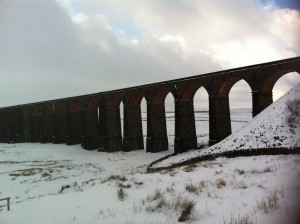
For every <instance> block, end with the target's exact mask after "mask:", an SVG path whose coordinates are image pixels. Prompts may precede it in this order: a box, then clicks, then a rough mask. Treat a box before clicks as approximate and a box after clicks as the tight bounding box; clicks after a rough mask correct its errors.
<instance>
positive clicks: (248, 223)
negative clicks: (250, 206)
mask: <svg viewBox="0 0 300 224" xmlns="http://www.w3.org/2000/svg"><path fill="white" fill-rule="evenodd" d="M223 224H254V222H253V220H252V218H251V216H250V215H248V214H246V215H245V216H243V217H240V216H239V217H238V218H234V216H233V215H231V217H230V220H229V221H228V222H225V221H224V222H223Z"/></svg>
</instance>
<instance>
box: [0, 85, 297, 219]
mask: <svg viewBox="0 0 300 224" xmlns="http://www.w3.org/2000/svg"><path fill="white" fill-rule="evenodd" d="M299 96H300V84H299V85H297V86H296V87H294V88H293V89H292V90H290V91H289V92H288V93H287V94H286V95H285V96H283V97H282V98H280V99H279V100H277V101H276V102H275V103H274V104H272V105H270V107H268V108H267V109H266V110H265V111H263V112H262V113H261V114H259V115H258V116H257V117H256V118H254V119H252V120H250V121H249V124H246V125H245V126H244V127H241V128H240V129H239V131H236V132H235V133H234V134H232V135H231V136H229V137H228V138H226V139H224V140H223V141H222V142H220V143H218V144H216V145H214V146H212V147H210V148H207V149H202V150H194V151H193V150H192V151H190V152H188V153H183V154H179V155H177V156H174V157H170V159H167V160H164V161H162V162H161V163H157V164H156V166H157V167H166V166H169V165H172V164H176V163H178V162H181V161H184V160H189V159H191V158H195V157H197V156H201V155H205V154H214V153H215V154H218V153H220V152H224V151H228V150H245V149H249V148H251V147H252V148H256V147H287V148H292V147H299V146H300V137H299V133H300V119H299V117H296V119H293V120H292V122H287V118H288V117H289V111H287V102H289V101H291V100H295V99H299ZM242 117H243V116H242ZM202 120H203V119H202ZM241 120H242V121H244V118H242V119H241ZM236 123H238V122H236ZM239 123H245V122H239ZM171 153H172V151H171V150H169V151H165V152H161V153H153V154H151V153H145V151H144V150H137V151H133V152H128V153H123V152H116V153H104V152H97V151H96V150H95V151H85V150H83V149H81V148H80V146H79V145H78V146H66V145H52V144H30V143H27V144H0V198H5V197H11V210H10V211H7V210H6V205H5V202H4V201H1V202H0V224H19V223H22V224H27V223H28V224H40V223H43V224H52V223H55V224H60V223H61V224H65V223H78V224H80V223H91V224H93V223H120V224H123V223H124V224H129V223H133V224H134V223H145V224H148V223H177V222H178V221H185V222H186V223H205V224H206V223H212V224H220V223H222V224H255V223H257V224H268V223H270V224H282V223H285V224H298V223H299V221H300V214H299V210H300V198H299V195H300V155H299V154H298V155H292V154H291V155H276V156H275V155H274V156H252V157H239V158H231V159H228V158H222V157H220V158H216V159H214V160H212V161H204V162H199V163H195V164H189V165H187V166H182V167H180V168H173V169H171V168H169V169H165V170H163V171H160V172H156V173H147V172H146V169H147V166H148V165H149V164H150V163H151V162H153V161H155V160H157V159H159V158H161V157H163V156H165V155H168V154H171Z"/></svg>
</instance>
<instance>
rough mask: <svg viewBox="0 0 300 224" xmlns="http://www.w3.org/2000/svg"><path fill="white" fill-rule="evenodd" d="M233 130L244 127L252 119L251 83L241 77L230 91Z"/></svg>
mask: <svg viewBox="0 0 300 224" xmlns="http://www.w3.org/2000/svg"><path fill="white" fill-rule="evenodd" d="M229 108H230V120H231V132H232V133H234V132H236V131H237V130H239V129H240V128H242V127H244V126H245V125H247V124H248V123H249V121H250V120H251V119H252V95H251V88H250V86H249V84H248V83H247V82H246V81H245V80H243V79H241V80H239V81H237V82H236V83H234V84H233V86H232V87H231V89H230V91H229Z"/></svg>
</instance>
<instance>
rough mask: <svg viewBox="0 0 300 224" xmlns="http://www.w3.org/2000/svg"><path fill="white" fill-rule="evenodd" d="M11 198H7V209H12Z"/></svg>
mask: <svg viewBox="0 0 300 224" xmlns="http://www.w3.org/2000/svg"><path fill="white" fill-rule="evenodd" d="M9 199H10V198H7V211H9V210H10V205H9Z"/></svg>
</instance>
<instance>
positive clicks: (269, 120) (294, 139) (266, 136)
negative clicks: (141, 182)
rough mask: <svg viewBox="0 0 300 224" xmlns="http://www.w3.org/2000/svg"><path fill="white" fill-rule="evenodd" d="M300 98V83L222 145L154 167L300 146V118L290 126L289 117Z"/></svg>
mask: <svg viewBox="0 0 300 224" xmlns="http://www.w3.org/2000/svg"><path fill="white" fill-rule="evenodd" d="M297 99H298V100H300V84H298V85H296V86H295V87H294V88H292V89H291V90H290V91H289V92H287V93H286V94H285V95H284V96H282V97H281V98H280V99H278V100H277V101H276V102H274V103H273V104H271V105H270V106H269V107H267V108H266V109H265V110H264V111H262V112H261V113H260V114H259V115H257V116H256V117H255V118H253V119H252V120H251V121H250V123H249V124H248V125H246V126H245V127H243V128H241V129H240V130H239V131H237V132H235V133H234V134H232V135H230V136H228V137H227V138H226V139H224V140H223V141H221V142H219V143H218V144H216V145H213V146H211V147H209V148H206V149H201V150H195V151H190V152H187V153H183V154H180V155H176V156H173V157H170V158H168V159H166V160H163V161H161V162H159V163H156V164H154V165H153V166H152V167H153V168H158V167H168V166H170V165H172V164H176V163H182V162H184V161H187V160H189V159H191V158H196V157H201V156H205V155H218V154H221V153H222V152H229V151H237V150H248V149H263V148H295V147H300V117H298V118H297V119H295V120H293V121H292V124H289V122H288V118H289V116H290V113H291V112H290V111H289V110H288V108H287V104H288V102H291V101H293V100H297ZM298 109H300V108H299V106H298Z"/></svg>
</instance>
